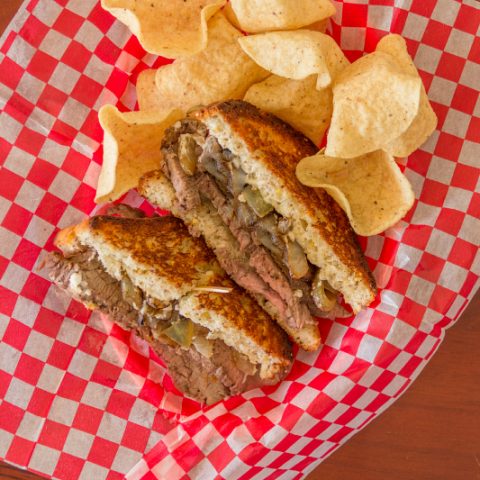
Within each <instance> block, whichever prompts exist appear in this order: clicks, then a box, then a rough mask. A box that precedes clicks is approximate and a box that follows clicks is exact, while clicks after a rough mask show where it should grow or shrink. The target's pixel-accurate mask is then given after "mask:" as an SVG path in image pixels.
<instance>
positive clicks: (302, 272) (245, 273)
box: [162, 118, 339, 328]
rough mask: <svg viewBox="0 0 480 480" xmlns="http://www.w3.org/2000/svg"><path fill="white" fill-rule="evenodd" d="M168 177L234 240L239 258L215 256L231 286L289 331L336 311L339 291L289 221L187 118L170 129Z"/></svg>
mask: <svg viewBox="0 0 480 480" xmlns="http://www.w3.org/2000/svg"><path fill="white" fill-rule="evenodd" d="M162 150H163V156H164V162H163V165H162V170H163V173H164V174H165V175H166V176H167V177H168V178H169V179H170V181H171V182H172V184H173V186H174V189H175V191H176V196H177V199H178V202H179V207H180V208H182V209H185V210H186V211H188V210H191V209H194V208H196V207H198V206H199V205H202V204H203V205H207V206H208V207H209V209H211V211H212V212H213V213H214V214H218V215H219V216H220V218H221V220H222V222H223V223H224V224H225V225H226V226H227V227H228V228H229V230H230V231H231V233H232V235H233V237H234V238H235V239H236V245H235V249H236V253H235V255H232V254H231V251H232V250H231V249H230V250H227V249H225V250H223V251H222V250H221V249H219V250H217V251H216V253H217V256H218V260H219V262H220V264H221V266H222V267H223V268H224V269H225V270H226V271H227V273H229V274H230V275H231V276H232V277H233V278H234V280H235V281H236V282H237V283H238V284H239V285H241V286H242V287H244V288H245V289H247V290H248V291H250V292H251V293H252V294H256V295H261V296H262V297H264V298H265V299H266V300H267V301H269V302H270V303H271V304H272V305H273V306H274V307H275V309H276V310H277V311H278V312H279V314H280V315H281V316H282V318H284V319H285V320H286V322H287V324H288V325H289V326H290V327H292V328H301V327H303V326H304V325H307V324H314V323H315V320H314V318H313V315H317V316H319V315H320V316H322V315H323V316H324V315H328V313H329V312H331V311H333V310H335V309H336V307H338V299H339V295H338V292H336V291H335V290H333V288H331V287H330V285H329V284H328V283H327V282H326V281H325V280H322V279H321V278H320V275H319V270H318V269H317V267H315V266H313V265H312V264H311V263H310V262H309V261H308V259H307V256H306V255H305V252H304V251H303V249H302V247H301V246H300V245H299V244H298V243H297V242H296V241H295V238H294V236H293V233H292V226H291V224H290V221H289V220H288V219H287V218H285V217H283V216H281V215H280V214H279V213H278V212H276V211H275V210H274V208H273V207H272V206H271V205H270V204H268V203H267V202H266V201H265V200H264V199H263V198H262V196H261V194H260V192H259V191H258V190H257V189H256V188H255V187H254V186H253V185H251V184H250V183H249V178H248V175H247V174H246V173H245V172H244V171H243V170H242V169H241V167H240V164H239V161H238V158H237V157H236V156H235V155H233V154H232V152H231V151H230V150H228V149H226V148H222V147H221V145H220V144H219V143H218V141H217V139H216V138H215V137H214V136H213V135H211V134H209V132H208V129H207V127H206V126H205V125H204V124H203V123H201V122H199V121H198V120H195V119H192V118H187V119H185V120H182V121H181V122H177V123H176V124H175V125H174V126H173V127H172V128H171V129H169V130H167V132H166V136H165V139H164V141H163V146H162Z"/></svg>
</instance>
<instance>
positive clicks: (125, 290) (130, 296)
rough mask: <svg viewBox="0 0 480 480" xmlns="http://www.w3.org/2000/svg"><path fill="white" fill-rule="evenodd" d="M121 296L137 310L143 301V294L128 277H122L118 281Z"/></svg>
mask: <svg viewBox="0 0 480 480" xmlns="http://www.w3.org/2000/svg"><path fill="white" fill-rule="evenodd" d="M120 285H121V289H122V296H123V298H124V299H125V300H126V301H127V302H128V303H129V304H130V305H132V306H133V308H135V309H137V310H139V309H140V307H141V306H142V303H143V295H142V292H141V290H140V289H139V288H137V287H136V286H135V285H134V284H133V283H132V282H131V280H130V279H129V278H128V277H125V278H123V280H122V281H121V283H120Z"/></svg>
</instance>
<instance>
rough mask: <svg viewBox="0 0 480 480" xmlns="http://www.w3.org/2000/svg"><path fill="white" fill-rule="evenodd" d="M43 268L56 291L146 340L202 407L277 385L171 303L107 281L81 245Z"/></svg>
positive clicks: (123, 283)
mask: <svg viewBox="0 0 480 480" xmlns="http://www.w3.org/2000/svg"><path fill="white" fill-rule="evenodd" d="M46 267H47V269H48V271H49V275H50V278H51V279H52V281H54V282H55V283H56V284H57V285H58V286H59V287H60V288H62V289H64V290H67V291H68V292H70V293H71V294H72V295H73V296H74V297H75V298H76V299H77V300H79V301H81V302H82V303H84V304H85V305H87V306H88V307H89V308H91V309H98V310H100V311H101V312H103V313H105V314H107V315H108V316H109V317H110V318H111V319H112V320H114V321H115V322H117V323H119V324H120V325H121V326H122V327H124V328H126V329H129V330H134V331H135V332H136V333H137V334H138V335H139V336H140V337H142V338H143V339H145V340H147V341H148V342H149V343H150V344H151V345H152V346H153V348H154V349H155V350H156V352H157V353H158V354H159V355H160V356H161V357H162V359H163V360H164V362H165V363H166V365H167V367H168V370H169V373H170V375H171V376H172V378H173V380H174V383H175V385H176V387H177V388H178V389H179V390H181V391H183V392H185V393H186V394H187V395H189V396H191V397H192V398H195V399H196V400H198V401H200V402H202V403H207V404H211V403H215V402H217V401H219V400H221V399H223V398H225V397H227V396H229V395H236V394H238V393H241V392H243V391H245V390H247V389H250V388H254V387H256V386H260V385H265V384H274V383H276V382H278V381H279V380H280V377H279V378H272V379H269V380H268V381H266V380H265V379H261V378H260V376H259V367H258V366H257V365H254V364H252V363H251V362H250V361H249V360H248V358H247V357H246V356H245V355H243V354H241V353H239V352H238V351H237V350H235V349H234V348H232V347H229V346H228V345H226V344H225V343H224V342H223V341H222V340H221V339H218V338H216V339H211V338H209V331H208V330H207V329H206V328H204V327H201V326H199V325H197V324H195V323H193V322H192V321H191V320H190V319H188V318H185V317H184V316H182V315H180V314H179V311H178V305H177V302H172V303H169V304H161V303H160V302H158V301H157V300H156V299H154V298H152V297H149V296H148V295H145V294H144V292H142V290H140V289H139V288H137V287H136V286H135V285H134V284H133V283H132V281H131V280H130V279H129V278H128V276H127V275H124V276H123V277H122V279H121V280H118V279H116V278H114V277H112V276H111V275H110V274H109V273H107V272H106V270H105V269H104V267H103V265H102V263H101V261H100V260H99V258H98V255H97V253H96V252H95V251H94V250H93V249H91V248H87V247H83V246H82V247H80V248H79V250H78V251H77V252H74V253H73V254H72V255H70V256H68V257H64V256H63V255H62V254H60V253H58V252H54V253H51V254H50V255H49V256H48V257H47V260H46ZM279 375H280V374H279Z"/></svg>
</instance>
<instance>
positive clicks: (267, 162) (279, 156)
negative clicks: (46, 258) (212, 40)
mask: <svg viewBox="0 0 480 480" xmlns="http://www.w3.org/2000/svg"><path fill="white" fill-rule="evenodd" d="M194 116H195V117H196V118H197V119H198V120H200V121H201V122H202V123H204V124H205V125H206V126H207V128H208V130H209V133H210V134H212V135H214V136H215V137H216V139H217V141H218V143H219V144H220V146H221V147H222V148H226V149H228V150H230V152H232V154H233V155H235V156H237V157H238V159H239V162H240V166H241V168H242V169H243V170H244V171H245V172H246V173H247V174H248V176H249V183H250V184H252V185H253V186H254V187H256V188H257V189H258V190H259V192H260V194H261V196H262V197H263V198H264V199H265V200H266V201H267V202H268V203H269V204H271V205H272V206H273V207H274V209H275V210H276V211H277V212H278V213H280V214H281V215H282V216H283V217H284V218H287V219H289V220H290V221H291V222H292V225H293V234H294V237H295V239H296V241H297V242H298V243H299V244H300V246H301V247H302V248H303V250H304V251H305V253H306V255H307V257H308V260H309V261H310V262H311V263H312V264H313V265H316V266H318V267H319V268H320V269H321V274H322V278H323V279H324V280H326V281H328V283H329V284H330V285H331V286H332V287H333V288H334V289H335V290H337V291H339V292H341V293H342V294H343V297H344V299H345V301H346V302H347V303H348V304H349V305H350V306H351V307H352V308H353V310H354V312H358V311H360V310H361V309H362V308H363V307H365V306H367V305H369V304H370V303H371V302H372V301H373V299H374V298H375V295H376V287H375V281H374V279H373V276H372V274H371V272H370V270H369V268H368V266H367V264H366V261H365V258H364V256H363V253H362V251H361V249H360V247H359V245H358V242H357V239H356V236H355V234H354V232H353V230H352V228H351V226H350V224H349V222H348V218H347V217H346V215H345V213H344V212H343V210H342V209H341V208H340V207H339V206H338V205H337V204H336V203H335V201H334V200H333V199H332V198H331V197H330V196H329V195H328V194H327V193H326V192H324V191H322V190H320V192H319V194H318V195H315V192H314V191H313V190H312V189H309V188H308V187H305V186H303V185H302V184H301V183H300V182H299V181H298V180H297V177H296V175H295V168H296V166H297V163H298V162H299V161H300V160H301V159H302V158H304V157H307V156H310V155H313V154H314V153H316V151H317V149H316V147H315V146H314V145H313V143H311V142H310V140H308V139H307V138H306V137H304V136H303V135H302V134H301V133H299V132H297V131H296V130H294V129H293V128H291V127H290V126H289V125H287V124H285V123H284V122H282V121H281V120H279V119H278V118H277V117H275V116H273V115H271V114H269V113H266V112H262V111H260V110H259V109H258V108H256V107H254V106H253V105H251V104H249V103H247V102H244V101H241V100H232V101H228V102H222V103H217V104H213V105H211V106H209V107H206V108H204V109H202V110H199V111H197V112H195V113H194Z"/></svg>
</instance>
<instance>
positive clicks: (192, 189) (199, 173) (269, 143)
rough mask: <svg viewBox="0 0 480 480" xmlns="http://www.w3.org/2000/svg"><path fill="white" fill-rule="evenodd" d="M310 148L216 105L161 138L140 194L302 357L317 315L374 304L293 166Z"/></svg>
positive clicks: (324, 202) (244, 108)
mask: <svg viewBox="0 0 480 480" xmlns="http://www.w3.org/2000/svg"><path fill="white" fill-rule="evenodd" d="M316 151H317V148H316V147H315V145H314V144H313V143H312V142H311V141H310V140H308V139H307V138H306V137H304V136H303V135H302V134H300V133H299V132H297V131H296V130H294V129H293V128H291V127H290V126H289V125H287V124H286V123H284V122H282V121H281V120H280V119H278V118H277V117H275V116H273V115H271V114H268V113H266V112H263V111H261V110H259V109H257V108H256V107H254V106H253V105H251V104H249V103H247V102H244V101H227V102H222V103H217V104H213V105H211V106H208V107H205V108H202V109H200V110H197V111H195V112H193V113H192V114H191V115H190V116H189V117H187V118H185V119H184V120H182V121H178V122H177V123H176V124H175V125H174V126H173V127H171V128H170V129H169V130H167V132H166V134H165V138H164V141H163V144H162V153H163V160H162V165H161V166H160V170H159V171H155V172H151V173H149V174H147V175H146V176H145V177H144V178H143V179H142V181H141V182H140V186H139V191H140V193H141V194H142V195H143V196H144V197H146V198H147V199H148V200H150V201H151V202H152V203H154V204H156V205H157V206H159V207H161V208H165V209H170V210H171V211H172V213H173V214H174V215H175V216H177V217H179V218H181V219H182V220H183V221H184V222H185V223H186V224H187V225H188V227H189V229H190V232H191V233H192V234H193V235H196V236H198V235H202V236H203V237H204V238H205V240H206V242H207V244H208V245H209V246H210V247H211V248H212V249H213V250H214V252H215V254H216V256H217V258H218V260H219V263H220V265H221V266H222V267H223V268H224V269H225V270H226V271H227V273H228V274H229V275H230V276H231V277H232V278H233V279H234V280H235V281H236V282H237V283H238V284H239V285H241V286H242V287H244V288H245V289H246V290H248V291H249V292H250V293H251V294H252V295H253V296H254V297H255V298H256V299H257V300H258V302H259V303H260V304H261V305H262V306H263V307H264V308H265V309H266V310H267V311H268V312H269V313H270V314H271V315H272V316H273V317H274V318H275V319H276V320H277V322H278V323H279V324H280V325H281V326H282V328H283V329H284V330H285V331H286V332H287V333H288V334H289V335H290V336H291V337H292V338H293V339H294V340H295V342H297V343H298V344H299V345H300V346H301V347H302V348H304V349H305V350H315V349H317V348H318V347H319V345H320V341H321V339H320V334H319V329H318V324H317V320H316V319H315V316H332V317H334V316H336V315H338V314H339V312H341V311H342V309H341V308H340V306H339V305H340V304H341V302H342V299H343V301H345V302H346V303H347V304H349V305H350V306H351V307H352V309H353V311H354V312H358V311H359V310H361V309H362V308H363V307H365V306H367V305H369V304H370V303H371V302H372V300H373V299H374V298H375V295H376V287H375V282H374V279H373V276H372V274H371V272H370V270H369V268H368V266H367V263H366V261H365V258H364V256H363V253H362V251H361V249H360V248H359V245H358V242H357V239H356V236H355V234H354V232H353V230H352V228H351V226H350V224H349V221H348V218H347V217H346V215H345V213H344V212H343V210H342V209H341V208H340V207H339V206H338V205H337V204H336V203H335V201H334V200H333V199H332V198H331V197H330V196H329V195H328V194H327V193H326V192H324V191H323V190H319V191H318V192H317V193H315V191H314V190H311V189H309V188H307V187H305V186H303V185H302V184H300V182H299V181H298V180H297V178H296V175H295V167H296V165H297V163H298V162H299V161H300V160H301V159H302V158H304V157H307V156H310V155H313V154H315V153H316Z"/></svg>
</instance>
